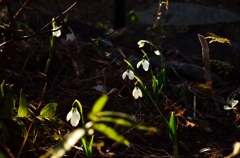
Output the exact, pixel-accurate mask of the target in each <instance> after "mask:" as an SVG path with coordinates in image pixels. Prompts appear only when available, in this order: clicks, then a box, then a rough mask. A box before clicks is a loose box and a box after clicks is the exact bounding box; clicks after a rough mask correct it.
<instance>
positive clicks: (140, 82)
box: [134, 76, 178, 158]
mask: <svg viewBox="0 0 240 158" xmlns="http://www.w3.org/2000/svg"><path fill="white" fill-rule="evenodd" d="M134 77H135V78H136V80H137V82H138V83H139V84H140V85H141V87H142V89H143V90H144V91H145V93H146V94H147V96H148V97H149V99H150V100H151V102H152V103H153V105H154V106H155V108H156V109H157V111H158V113H159V114H160V116H161V117H162V119H163V123H164V125H165V126H166V128H167V130H168V133H169V137H170V139H171V141H172V143H173V150H174V157H175V158H178V147H177V140H176V134H174V133H173V130H172V128H176V127H171V125H170V124H169V122H168V120H167V119H166V117H165V116H164V115H163V113H162V112H161V110H160V109H159V107H158V106H157V103H156V102H155V101H154V99H153V98H152V96H151V95H150V93H149V92H148V91H147V88H146V86H144V84H143V82H142V81H141V79H140V78H138V77H137V76H134Z"/></svg>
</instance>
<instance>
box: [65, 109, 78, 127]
mask: <svg viewBox="0 0 240 158" xmlns="http://www.w3.org/2000/svg"><path fill="white" fill-rule="evenodd" d="M70 119H71V120H70ZM80 119H81V118H80V113H79V112H78V110H77V108H74V107H73V108H72V109H71V111H69V113H68V114H67V117H66V120H67V121H69V120H70V123H71V125H72V126H73V127H76V126H77V125H78V123H79V121H80Z"/></svg>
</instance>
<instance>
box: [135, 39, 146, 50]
mask: <svg viewBox="0 0 240 158" xmlns="http://www.w3.org/2000/svg"><path fill="white" fill-rule="evenodd" d="M137 44H138V45H139V48H142V47H143V46H144V44H145V42H144V41H143V40H140V41H139V42H138V43H137Z"/></svg>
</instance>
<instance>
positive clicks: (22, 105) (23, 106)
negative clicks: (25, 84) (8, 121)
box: [18, 89, 28, 117]
mask: <svg viewBox="0 0 240 158" xmlns="http://www.w3.org/2000/svg"><path fill="white" fill-rule="evenodd" d="M27 113H28V109H27V101H26V97H25V94H24V92H23V90H22V89H21V91H20V100H19V108H18V116H19V117H26V116H27Z"/></svg>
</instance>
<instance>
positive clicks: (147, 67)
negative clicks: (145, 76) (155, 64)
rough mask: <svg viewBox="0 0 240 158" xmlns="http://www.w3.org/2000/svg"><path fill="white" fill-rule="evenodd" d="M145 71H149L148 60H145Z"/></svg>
mask: <svg viewBox="0 0 240 158" xmlns="http://www.w3.org/2000/svg"><path fill="white" fill-rule="evenodd" d="M143 69H144V70H145V71H148V69H149V62H148V61H147V60H144V62H143Z"/></svg>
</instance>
